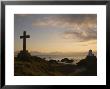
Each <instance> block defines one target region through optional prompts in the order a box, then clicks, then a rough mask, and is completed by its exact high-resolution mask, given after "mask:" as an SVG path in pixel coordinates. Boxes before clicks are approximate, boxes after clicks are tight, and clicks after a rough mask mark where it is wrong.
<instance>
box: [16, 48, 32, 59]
mask: <svg viewBox="0 0 110 89" xmlns="http://www.w3.org/2000/svg"><path fill="white" fill-rule="evenodd" d="M17 58H18V59H21V60H28V59H30V58H31V55H30V53H29V52H28V50H26V51H20V53H18V56H17Z"/></svg>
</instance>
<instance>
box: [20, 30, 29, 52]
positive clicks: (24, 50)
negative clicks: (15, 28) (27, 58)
mask: <svg viewBox="0 0 110 89" xmlns="http://www.w3.org/2000/svg"><path fill="white" fill-rule="evenodd" d="M26 38H30V35H26V31H24V32H23V36H20V39H23V52H26Z"/></svg>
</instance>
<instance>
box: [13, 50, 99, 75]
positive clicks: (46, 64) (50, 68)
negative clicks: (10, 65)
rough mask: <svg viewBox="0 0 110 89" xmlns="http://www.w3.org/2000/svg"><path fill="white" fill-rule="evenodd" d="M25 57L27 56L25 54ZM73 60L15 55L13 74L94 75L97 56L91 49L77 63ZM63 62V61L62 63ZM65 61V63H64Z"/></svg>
mask: <svg viewBox="0 0 110 89" xmlns="http://www.w3.org/2000/svg"><path fill="white" fill-rule="evenodd" d="M26 57H27V56H26ZM73 61H74V60H69V59H68V58H64V59H62V60H61V61H56V60H45V58H40V57H37V56H31V55H30V56H29V58H27V59H21V57H19V56H18V57H15V62H14V75H15V76H96V75H97V58H96V56H94V55H93V54H92V50H89V53H88V55H87V57H86V58H85V59H82V60H81V61H80V62H78V63H77V65H74V64H72V62H73ZM62 62H64V63H62ZM65 63H67V64H65Z"/></svg>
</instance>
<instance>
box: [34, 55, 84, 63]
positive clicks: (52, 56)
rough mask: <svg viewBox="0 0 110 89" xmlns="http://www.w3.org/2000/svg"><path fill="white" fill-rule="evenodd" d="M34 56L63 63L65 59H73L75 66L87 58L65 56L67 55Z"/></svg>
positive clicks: (82, 56)
mask: <svg viewBox="0 0 110 89" xmlns="http://www.w3.org/2000/svg"><path fill="white" fill-rule="evenodd" d="M33 56H38V57H40V58H45V60H57V61H58V60H59V61H61V60H62V59H64V58H68V59H70V60H71V59H72V60H74V62H73V64H76V63H78V62H79V61H80V60H82V59H84V58H85V57H86V56H84V55H81V56H65V55H33Z"/></svg>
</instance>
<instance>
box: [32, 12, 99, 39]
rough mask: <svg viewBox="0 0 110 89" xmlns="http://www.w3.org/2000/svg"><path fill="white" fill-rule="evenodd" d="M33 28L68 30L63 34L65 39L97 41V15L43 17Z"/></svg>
mask: <svg viewBox="0 0 110 89" xmlns="http://www.w3.org/2000/svg"><path fill="white" fill-rule="evenodd" d="M32 26H33V27H41V28H50V27H51V28H59V29H67V30H66V31H64V32H63V33H62V36H63V38H64V39H74V40H75V41H89V40H94V39H95V40H96V37H97V15H96V14H69V15H68V14H67V15H41V17H40V18H39V19H38V18H37V19H36V20H35V21H34V22H33V23H32Z"/></svg>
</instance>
